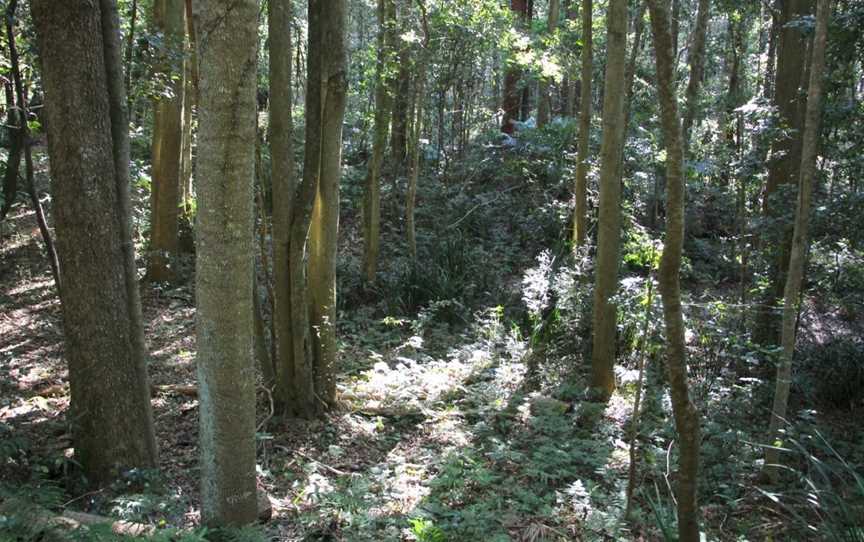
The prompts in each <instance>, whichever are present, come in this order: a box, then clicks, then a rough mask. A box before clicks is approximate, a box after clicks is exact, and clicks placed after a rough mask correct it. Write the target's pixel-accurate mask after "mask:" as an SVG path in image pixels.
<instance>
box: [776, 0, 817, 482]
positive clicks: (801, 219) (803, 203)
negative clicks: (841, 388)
mask: <svg viewBox="0 0 864 542" xmlns="http://www.w3.org/2000/svg"><path fill="white" fill-rule="evenodd" d="M830 15H831V1H830V0H819V4H818V8H817V12H816V34H815V36H814V38H813V60H812V64H811V68H810V83H809V84H810V86H809V89H808V92H807V112H806V115H805V120H804V135H803V139H804V141H803V146H802V153H801V175H800V178H799V181H798V183H799V186H798V208H797V211H796V212H795V229H794V233H793V236H792V252H791V256H790V258H789V273H788V275H787V278H786V287H785V290H784V292H783V325H782V341H781V346H782V348H783V350H782V352H781V355H780V362H779V363H778V364H777V382H776V387H775V391H774V406H773V408H772V411H771V424H770V428H769V429H768V438H769V442H768V445H769V446H771V447H769V448H767V449H766V454H765V467H766V469H767V470H768V473H769V475H771V476H772V478H777V476H778V475H779V469H778V468H777V467H776V465H777V463H778V462H779V459H780V457H779V451H778V450H777V447H779V446H782V445H783V443H782V442H778V441H779V440H780V439H781V435H780V429H781V428H782V427H783V426H784V425H785V423H786V407H787V404H788V402H789V389H790V387H791V385H792V359H793V356H794V354H795V323H796V320H797V317H798V309H799V303H800V297H801V280H802V278H803V276H804V266H805V262H806V258H807V246H808V229H809V226H810V200H811V195H812V192H813V178H814V177H815V176H816V149H817V146H818V144H819V123H820V116H821V112H822V74H823V71H824V68H825V48H826V42H827V40H828V20H829V18H830Z"/></svg>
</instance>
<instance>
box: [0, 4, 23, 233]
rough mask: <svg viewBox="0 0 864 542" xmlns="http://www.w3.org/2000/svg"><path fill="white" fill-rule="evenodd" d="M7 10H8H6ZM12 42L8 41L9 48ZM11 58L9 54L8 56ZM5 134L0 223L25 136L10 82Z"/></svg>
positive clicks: (14, 191) (14, 188) (11, 197)
mask: <svg viewBox="0 0 864 542" xmlns="http://www.w3.org/2000/svg"><path fill="white" fill-rule="evenodd" d="M7 9H8V8H7ZM11 45H12V42H11V41H10V47H11ZM10 57H11V54H10ZM3 86H4V88H5V90H6V111H7V114H6V132H7V133H8V135H9V143H10V146H9V154H8V155H7V158H6V170H5V171H4V172H3V202H2V205H0V222H2V221H3V220H5V219H6V215H7V214H8V213H9V210H10V209H11V208H12V204H13V203H15V198H16V197H17V196H18V174H19V172H20V171H21V153H22V151H23V149H24V144H25V142H26V141H25V136H24V130H23V124H24V123H22V122H21V120H19V119H21V118H23V116H22V115H21V114H20V113H19V106H18V103H17V100H16V99H15V89H14V86H13V85H12V82H11V81H9V82H6V83H5V84H4V85H3Z"/></svg>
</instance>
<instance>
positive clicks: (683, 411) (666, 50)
mask: <svg viewBox="0 0 864 542" xmlns="http://www.w3.org/2000/svg"><path fill="white" fill-rule="evenodd" d="M648 7H649V9H650V11H651V30H652V34H653V36H654V54H655V58H656V60H657V88H658V93H659V98H660V109H661V117H662V124H663V135H664V141H665V142H666V213H667V214H666V239H665V242H664V248H663V256H662V258H661V260H660V271H659V276H658V282H659V285H660V295H661V298H662V300H663V320H664V323H665V326H666V371H667V373H668V377H669V387H670V394H671V396H672V411H673V414H674V417H675V428H676V429H677V431H678V447H679V450H680V451H679V454H678V477H677V483H676V490H675V493H676V496H677V509H678V539H679V540H680V541H681V542H698V541H699V508H698V504H697V489H698V488H697V485H698V474H699V413H698V412H697V410H696V407H695V406H694V405H693V403H692V402H691V401H690V394H689V390H688V384H687V350H686V346H685V340H684V317H683V313H682V310H681V285H680V278H679V275H680V271H681V252H682V249H683V246H684V191H685V190H684V145H683V143H682V141H681V122H680V120H679V119H680V117H679V116H678V99H677V96H676V92H675V50H674V49H673V45H672V36H671V34H670V30H669V11H668V10H669V3H668V0H648Z"/></svg>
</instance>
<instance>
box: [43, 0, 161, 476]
mask: <svg viewBox="0 0 864 542" xmlns="http://www.w3.org/2000/svg"><path fill="white" fill-rule="evenodd" d="M31 12H32V15H33V21H34V23H35V26H36V31H37V35H38V40H39V50H40V53H41V58H42V81H43V85H44V88H45V94H46V101H45V113H46V118H47V122H46V126H47V129H48V153H49V157H50V159H51V172H52V177H53V196H54V216H55V220H56V230H57V246H58V252H59V256H60V273H61V279H62V282H63V287H62V289H61V292H60V300H61V306H62V310H63V327H64V333H65V336H66V355H67V358H68V361H69V385H70V391H71V405H70V422H71V424H72V431H73V438H74V440H75V454H76V459H77V461H78V463H79V464H80V465H81V466H82V467H83V469H84V473H85V474H86V476H87V478H88V480H89V481H90V482H91V483H93V484H102V483H105V482H107V481H109V480H110V479H111V478H113V477H114V476H116V474H117V472H118V467H119V468H120V469H123V468H152V467H155V466H156V463H157V451H156V440H155V438H154V433H153V419H152V414H151V411H150V386H149V384H148V381H147V366H146V362H145V356H146V351H145V348H144V334H143V325H142V321H141V307H140V300H139V297H138V290H137V282H136V277H135V267H134V252H133V250H134V248H133V247H134V245H133V244H132V242H131V223H130V215H129V169H128V168H129V139H128V137H129V135H128V125H127V121H126V115H125V111H124V104H125V97H124V96H123V76H122V64H121V60H120V47H119V39H120V38H119V18H118V16H117V12H116V5H115V4H114V3H113V2H111V1H110V0H100V1H99V2H97V3H95V4H94V2H92V1H90V0H74V1H73V0H69V1H67V2H59V3H58V2H54V1H53V0H33V2H31ZM81 194H87V197H86V198H85V197H81Z"/></svg>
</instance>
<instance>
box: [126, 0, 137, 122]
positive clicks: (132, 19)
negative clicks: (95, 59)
mask: <svg viewBox="0 0 864 542" xmlns="http://www.w3.org/2000/svg"><path fill="white" fill-rule="evenodd" d="M137 21H138V0H132V3H131V4H129V34H128V35H127V36H126V50H125V51H124V63H125V65H126V73H125V75H124V80H123V82H124V86H125V88H126V109H127V110H131V109H132V62H133V61H134V60H135V27H136V23H137Z"/></svg>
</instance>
